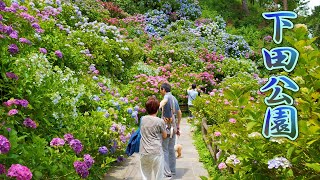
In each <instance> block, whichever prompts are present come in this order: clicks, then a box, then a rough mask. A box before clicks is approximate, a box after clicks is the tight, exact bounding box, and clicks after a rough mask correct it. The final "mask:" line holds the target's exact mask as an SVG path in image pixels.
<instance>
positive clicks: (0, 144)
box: [0, 135, 11, 154]
mask: <svg viewBox="0 0 320 180" xmlns="http://www.w3.org/2000/svg"><path fill="white" fill-rule="evenodd" d="M10 147H11V145H10V142H9V140H8V139H7V138H6V137H4V136H2V135H0V154H6V153H8V152H9V150H10Z"/></svg>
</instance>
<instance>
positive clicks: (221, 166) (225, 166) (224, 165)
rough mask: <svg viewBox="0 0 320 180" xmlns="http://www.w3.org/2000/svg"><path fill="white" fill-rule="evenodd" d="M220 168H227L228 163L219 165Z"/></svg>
mask: <svg viewBox="0 0 320 180" xmlns="http://www.w3.org/2000/svg"><path fill="white" fill-rule="evenodd" d="M218 168H219V169H220V170H221V169H226V168H227V165H226V163H224V162H222V163H220V164H219V165H218Z"/></svg>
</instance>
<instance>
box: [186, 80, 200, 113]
mask: <svg viewBox="0 0 320 180" xmlns="http://www.w3.org/2000/svg"><path fill="white" fill-rule="evenodd" d="M196 88H197V85H196V84H192V86H191V87H189V88H188V90H187V93H188V110H189V117H193V116H192V114H191V111H190V107H192V106H193V104H192V101H194V100H195V99H196V97H197V96H198V95H199V92H198V90H197V89H196Z"/></svg>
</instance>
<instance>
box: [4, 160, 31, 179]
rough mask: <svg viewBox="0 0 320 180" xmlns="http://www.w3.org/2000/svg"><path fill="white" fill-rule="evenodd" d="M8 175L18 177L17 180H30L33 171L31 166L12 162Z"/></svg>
mask: <svg viewBox="0 0 320 180" xmlns="http://www.w3.org/2000/svg"><path fill="white" fill-rule="evenodd" d="M7 176H8V177H11V178H16V179H17V180H30V179H32V173H31V171H30V169H29V168H27V167H26V166H22V165H20V164H12V165H11V167H10V168H9V169H8V174H7Z"/></svg>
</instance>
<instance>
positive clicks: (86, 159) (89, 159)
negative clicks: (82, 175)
mask: <svg viewBox="0 0 320 180" xmlns="http://www.w3.org/2000/svg"><path fill="white" fill-rule="evenodd" d="M83 159H84V162H85V163H86V165H87V167H88V168H91V166H92V164H93V163H94V160H93V158H92V157H91V156H90V154H85V155H84V156H83Z"/></svg>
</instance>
